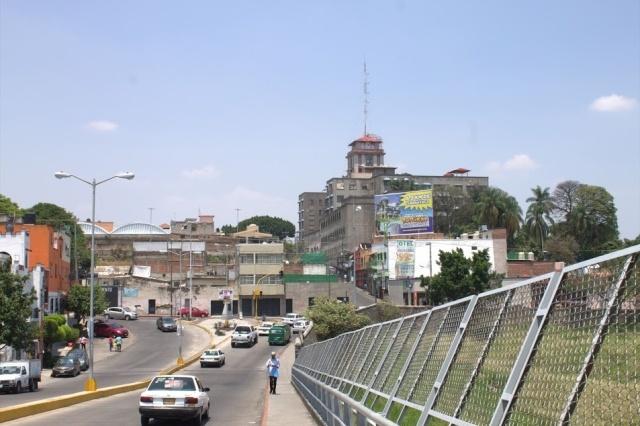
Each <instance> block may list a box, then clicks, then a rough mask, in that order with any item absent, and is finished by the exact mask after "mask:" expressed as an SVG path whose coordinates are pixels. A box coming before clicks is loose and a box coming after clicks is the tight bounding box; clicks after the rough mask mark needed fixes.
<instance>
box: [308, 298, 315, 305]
mask: <svg viewBox="0 0 640 426" xmlns="http://www.w3.org/2000/svg"><path fill="white" fill-rule="evenodd" d="M315 304H316V298H315V297H310V298H309V306H313V305H315Z"/></svg>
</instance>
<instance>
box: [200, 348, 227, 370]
mask: <svg viewBox="0 0 640 426" xmlns="http://www.w3.org/2000/svg"><path fill="white" fill-rule="evenodd" d="M225 362H226V358H225V356H224V352H222V351H221V350H219V349H207V350H206V351H204V352H202V355H200V367H206V366H208V365H215V366H216V367H222V366H223V365H224V364H225Z"/></svg>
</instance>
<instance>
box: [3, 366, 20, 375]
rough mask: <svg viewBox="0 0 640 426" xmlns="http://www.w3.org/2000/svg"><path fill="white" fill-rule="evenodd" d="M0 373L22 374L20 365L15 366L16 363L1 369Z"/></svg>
mask: <svg viewBox="0 0 640 426" xmlns="http://www.w3.org/2000/svg"><path fill="white" fill-rule="evenodd" d="M0 373H2V374H20V367H18V366H14V365H9V366H7V367H3V368H2V370H0Z"/></svg>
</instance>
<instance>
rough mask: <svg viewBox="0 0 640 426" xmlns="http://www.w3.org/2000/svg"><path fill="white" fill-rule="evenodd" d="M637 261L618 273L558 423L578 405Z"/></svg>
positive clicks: (633, 259)
mask: <svg viewBox="0 0 640 426" xmlns="http://www.w3.org/2000/svg"><path fill="white" fill-rule="evenodd" d="M637 259H638V256H637V254H636V255H631V256H629V258H628V259H627V261H626V262H625V263H624V266H623V268H622V271H621V272H620V276H619V277H618V280H617V281H616V283H615V286H614V287H613V292H612V296H611V298H610V299H609V301H608V302H607V307H606V309H605V311H604V314H603V316H602V320H601V321H600V324H599V326H598V329H597V330H596V333H595V336H594V338H593V341H592V343H591V347H590V348H589V352H588V353H587V355H586V356H585V357H584V362H583V363H582V368H581V369H580V373H579V374H578V377H577V378H576V382H575V384H574V385H573V389H572V390H571V393H570V394H569V397H568V398H567V403H566V405H565V407H564V410H563V411H562V415H561V416H560V423H562V424H569V421H570V420H571V415H572V414H573V412H574V410H575V408H576V406H577V405H578V398H580V394H582V391H583V390H584V387H585V385H586V384H587V377H588V376H589V374H590V373H591V370H592V368H593V363H594V360H595V359H596V357H597V356H598V354H599V353H600V349H601V348H602V342H603V340H604V338H605V336H606V335H607V329H608V328H609V322H610V321H611V317H612V316H613V315H615V314H616V311H617V309H615V305H616V303H618V300H619V299H620V296H621V295H622V294H623V293H624V288H625V285H624V284H625V282H626V281H627V279H628V277H627V274H628V273H629V270H630V269H631V268H632V267H633V264H634V263H635V262H636V260H637Z"/></svg>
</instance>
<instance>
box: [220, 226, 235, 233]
mask: <svg viewBox="0 0 640 426" xmlns="http://www.w3.org/2000/svg"><path fill="white" fill-rule="evenodd" d="M220 230H221V231H222V232H224V235H231V234H233V233H234V232H238V230H237V228H236V227H235V226H233V225H224V226H223V227H222V228H220Z"/></svg>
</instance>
